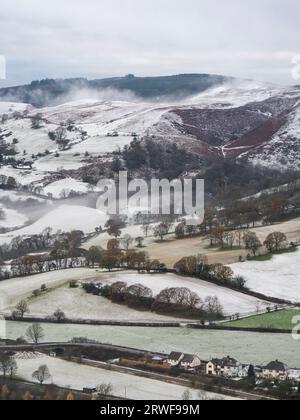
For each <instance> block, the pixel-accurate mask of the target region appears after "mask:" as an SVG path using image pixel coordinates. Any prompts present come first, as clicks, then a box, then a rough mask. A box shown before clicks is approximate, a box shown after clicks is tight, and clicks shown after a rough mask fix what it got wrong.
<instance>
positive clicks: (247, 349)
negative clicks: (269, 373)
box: [6, 322, 300, 368]
mask: <svg viewBox="0 0 300 420" xmlns="http://www.w3.org/2000/svg"><path fill="white" fill-rule="evenodd" d="M29 325H30V324H27V323H22V322H7V323H6V326H7V338H11V339H16V338H18V337H21V336H24V334H25V331H26V329H27V328H28V326H29ZM43 328H44V331H45V341H46V342H65V341H69V340H72V338H74V337H87V338H89V339H91V340H92V339H93V340H97V341H99V342H100V343H106V344H113V345H120V346H125V347H131V348H136V349H142V350H146V351H152V352H158V353H164V354H169V353H170V352H172V351H178V352H185V353H189V354H190V353H194V354H197V355H198V356H199V357H200V358H201V359H202V360H209V359H210V358H214V357H218V358H220V357H224V356H227V355H230V356H232V357H235V358H236V359H238V360H239V361H241V362H244V363H253V364H258V365H260V364H261V365H265V364H267V363H269V362H270V361H271V360H276V359H278V360H281V361H283V362H285V363H287V364H288V365H289V366H290V367H293V368H296V367H298V368H300V341H296V340H294V339H293V337H292V335H290V334H259V333H246V332H237V331H202V330H195V329H191V328H141V327H107V326H101V327H98V326H88V325H67V326H66V325H53V324H43Z"/></svg>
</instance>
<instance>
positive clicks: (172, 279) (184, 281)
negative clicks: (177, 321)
mask: <svg viewBox="0 0 300 420" xmlns="http://www.w3.org/2000/svg"><path fill="white" fill-rule="evenodd" d="M116 281H123V282H125V283H126V284H128V285H132V284H135V283H139V284H143V285H144V286H146V287H149V288H150V289H151V290H152V291H153V294H154V295H155V296H156V295H158V294H159V293H160V292H161V291H162V290H163V289H166V288H171V287H187V288H188V289H190V290H191V291H192V292H195V293H197V295H198V296H199V297H200V298H201V299H202V300H203V301H204V300H205V299H206V298H207V297H209V296H217V298H218V299H219V301H220V303H221V305H222V306H223V308H224V312H225V314H226V315H233V314H236V313H239V314H241V315H242V314H243V313H248V312H255V311H256V309H257V305H258V304H259V305H260V306H261V309H263V308H266V307H267V306H269V304H268V303H267V302H264V301H261V300H259V299H256V298H254V297H252V296H248V295H245V294H243V293H239V292H235V291H233V290H231V289H227V288H225V287H220V286H217V285H214V284H212V283H209V282H206V281H204V280H200V279H199V280H198V279H193V278H189V277H180V276H176V275H173V274H162V275H161V274H157V275H156V274H153V275H149V274H121V273H120V274H113V273H112V274H110V275H107V276H104V277H103V280H102V279H101V282H105V283H108V284H112V283H114V282H116Z"/></svg>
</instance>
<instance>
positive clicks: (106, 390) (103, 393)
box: [97, 384, 113, 397]
mask: <svg viewBox="0 0 300 420" xmlns="http://www.w3.org/2000/svg"><path fill="white" fill-rule="evenodd" d="M97 392H98V394H99V397H109V396H111V395H112V392H113V387H112V384H101V385H98V386H97Z"/></svg>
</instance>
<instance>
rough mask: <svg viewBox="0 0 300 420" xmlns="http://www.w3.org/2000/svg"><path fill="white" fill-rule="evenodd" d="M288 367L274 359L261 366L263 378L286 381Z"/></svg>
mask: <svg viewBox="0 0 300 420" xmlns="http://www.w3.org/2000/svg"><path fill="white" fill-rule="evenodd" d="M288 371H289V368H288V367H287V365H285V364H284V363H282V362H279V361H278V360H275V362H271V363H269V364H268V365H267V366H265V367H264V368H263V377H264V378H265V379H277V380H279V381H286V380H287V378H288Z"/></svg>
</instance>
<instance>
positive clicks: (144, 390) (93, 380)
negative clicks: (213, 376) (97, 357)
mask: <svg viewBox="0 0 300 420" xmlns="http://www.w3.org/2000/svg"><path fill="white" fill-rule="evenodd" d="M17 363H18V368H19V369H18V376H20V377H21V378H23V379H25V380H30V381H32V373H33V372H34V371H35V370H37V369H38V368H39V366H41V365H47V366H48V368H49V371H50V374H51V380H52V381H53V383H54V384H55V385H57V386H60V387H64V388H70V389H77V390H80V391H82V389H83V388H87V387H91V388H95V387H97V386H98V385H101V384H103V383H106V384H107V383H110V384H111V385H112V387H113V392H112V393H113V395H115V396H117V397H126V398H130V399H132V400H161V401H164V400H182V396H183V393H184V392H185V390H186V388H185V387H184V386H179V385H173V384H168V383H166V382H162V381H156V380H153V379H148V378H143V377H138V376H134V375H130V374H125V373H118V372H112V371H109V370H104V369H100V368H95V367H90V366H84V365H79V364H77V363H72V362H66V361H64V360H60V359H55V358H51V357H48V356H44V357H40V358H37V359H35V358H32V359H31V358H29V359H18V360H17ZM190 392H191V395H192V399H194V400H197V399H199V397H198V394H199V391H196V390H193V389H191V390H190ZM205 394H206V396H207V397H208V398H211V399H218V398H219V399H222V398H223V399H229V400H230V399H231V398H229V397H223V396H222V395H218V394H213V393H205Z"/></svg>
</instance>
